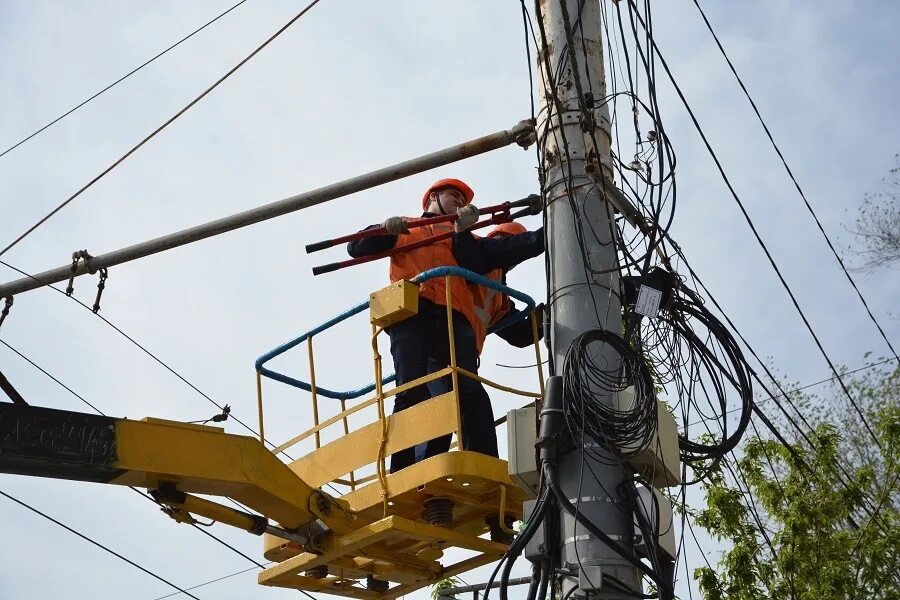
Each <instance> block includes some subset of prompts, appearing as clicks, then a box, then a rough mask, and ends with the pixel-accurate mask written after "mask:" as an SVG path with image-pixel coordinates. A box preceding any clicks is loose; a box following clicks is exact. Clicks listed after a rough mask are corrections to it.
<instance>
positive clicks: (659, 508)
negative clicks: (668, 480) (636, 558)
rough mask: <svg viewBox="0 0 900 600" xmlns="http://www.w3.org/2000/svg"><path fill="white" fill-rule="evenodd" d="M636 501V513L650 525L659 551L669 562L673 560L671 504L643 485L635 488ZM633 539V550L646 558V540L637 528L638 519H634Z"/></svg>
mask: <svg viewBox="0 0 900 600" xmlns="http://www.w3.org/2000/svg"><path fill="white" fill-rule="evenodd" d="M637 491H638V499H637V506H636V507H635V508H636V511H635V512H638V513H640V514H641V515H642V516H643V517H644V519H645V520H646V521H647V522H648V523H649V524H650V529H651V531H654V532H656V539H657V544H658V546H659V550H660V551H661V552H662V554H663V555H665V556H666V557H667V558H668V559H669V560H675V552H676V548H675V527H674V525H673V519H672V503H671V502H669V499H668V498H666V497H665V496H663V495H662V493H661V492H660V491H659V490H654V489H651V488H648V487H645V486H643V485H639V486H637ZM634 539H635V540H636V541H637V543H636V544H635V545H634V549H635V550H636V551H637V553H638V554H639V555H640V556H642V557H644V558H648V553H647V538H646V537H645V536H644V534H643V533H642V532H641V528H640V527H639V526H638V517H637V516H636V515H635V517H634Z"/></svg>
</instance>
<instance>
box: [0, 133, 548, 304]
mask: <svg viewBox="0 0 900 600" xmlns="http://www.w3.org/2000/svg"><path fill="white" fill-rule="evenodd" d="M533 128H534V126H533V124H532V123H531V122H529V121H521V122H520V123H519V124H518V125H516V126H514V127H513V128H512V129H509V130H504V131H498V132H496V133H492V134H490V135H486V136H484V137H480V138H478V139H475V140H471V141H468V142H464V143H462V144H457V145H456V146H451V147H449V148H445V149H443V150H438V151H437V152H433V153H431V154H426V155H425V156H420V157H418V158H414V159H411V160H408V161H405V162H402V163H398V164H396V165H391V166H389V167H384V168H383V169H378V170H376V171H371V172H369V173H366V174H364V175H360V176H358V177H354V178H352V179H345V180H344V181H339V182H338V183H333V184H331V185H327V186H325V187H321V188H318V189H315V190H312V191H310V192H304V193H302V194H298V195H296V196H291V197H290V198H285V199H283V200H278V201H277V202H272V203H270V204H266V205H263V206H260V207H257V208H252V209H250V210H247V211H244V212H241V213H238V214H236V215H231V216H229V217H224V218H221V219H217V220H215V221H210V222H209V223H205V224H203V225H198V226H196V227H190V228H188V229H183V230H181V231H178V232H176V233H172V234H169V235H164V236H162V237H158V238H154V239H152V240H149V241H146V242H142V243H140V244H135V245H133V246H128V247H126V248H122V249H120V250H114V251H112V252H108V253H106V254H101V255H99V256H94V257H92V258H89V259H86V260H84V261H79V263H78V266H77V267H76V268H75V272H74V276H75V277H78V276H80V275H84V274H85V273H95V272H97V271H98V270H100V269H105V268H109V267H112V266H115V265H120V264H122V263H126V262H129V261H132V260H136V259H138V258H143V257H145V256H150V255H151V254H156V253H158V252H163V251H165V250H171V249H172V248H177V247H179V246H184V245H185V244H190V243H192V242H197V241H200V240H203V239H206V238H209V237H213V236H215V235H219V234H222V233H227V232H229V231H234V230H235V229H240V228H241V227H246V226H247V225H254V224H256V223H260V222H262V221H267V220H269V219H273V218H275V217H280V216H283V215H286V214H288V213H292V212H295V211H298V210H302V209H304V208H309V207H311V206H315V205H317V204H322V203H323V202H328V201H329V200H334V199H336V198H341V197H343V196H348V195H350V194H354V193H356V192H360V191H362V190H366V189H369V188H372V187H375V186H378V185H382V184H385V183H388V182H391V181H395V180H397V179H402V178H404V177H409V176H410V175H415V174H417V173H422V172H424V171H428V170H430V169H434V168H437V167H441V166H444V165H448V164H450V163H454V162H457V161H460V160H463V159H465V158H471V157H473V156H478V155H479V154H484V153H485V152H490V151H491V150H497V149H499V148H503V147H504V146H508V145H510V144H512V143H514V142H515V143H519V144H520V145H526V144H528V143H530V138H529V136H530V135H531V133H532V131H533ZM72 275H73V273H72V271H71V264H67V265H65V266H62V267H58V268H56V269H51V270H49V271H44V272H43V273H39V274H37V275H31V276H28V277H23V278H22V279H17V280H14V281H10V282H8V283H5V284H3V285H0V298H7V297H11V296H13V295H14V294H19V293H22V292H27V291H29V290H33V289H37V288H39V287H43V286H45V285H50V284H52V283H59V282H60V281H66V280H68V279H69V277H70V276H72Z"/></svg>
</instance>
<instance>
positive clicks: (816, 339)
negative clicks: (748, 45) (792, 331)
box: [629, 0, 881, 448]
mask: <svg viewBox="0 0 900 600" xmlns="http://www.w3.org/2000/svg"><path fill="white" fill-rule="evenodd" d="M629 4H630V5H632V6H633V5H634V0H629ZM636 16H637V18H638V19H639V20H640V22H641V24H642V26H644V27H645V28H646V25H645V23H644V20H643V18H642V17H641V15H640V13H636ZM648 38H649V41H650V44H651V46H652V49H653V51H654V53H655V54H656V56H658V57H659V60H660V63H661V64H662V66H663V69H664V70H665V71H666V75H668V77H669V81H671V82H672V86H673V87H674V88H675V92H676V93H677V94H678V97H679V98H680V99H681V102H682V104H683V105H684V107H685V109H686V110H687V112H688V115H689V116H690V118H691V121H692V123H693V125H694V128H695V129H696V130H697V133H698V134H699V135H700V138H701V139H702V140H703V143H704V145H705V146H706V149H707V151H708V152H709V154H710V156H711V157H712V159H713V162H714V163H715V165H716V168H717V169H718V171H719V175H720V176H721V177H722V180H723V182H724V183H725V185H726V187H727V188H728V190H729V192H731V196H732V198H734V200H735V202H736V203H737V205H738V208H739V209H740V211H741V213H742V214H743V216H744V219H745V220H746V221H747V225H748V226H749V227H750V230H751V231H752V232H753V236H754V237H755V239H756V241H757V243H758V244H759V246H760V248H761V249H762V250H763V252H764V253H765V255H766V258H767V259H768V260H769V264H770V265H771V266H772V269H773V270H774V271H775V274H776V275H777V276H778V280H779V281H780V282H781V285H782V287H783V288H784V290H785V291H786V292H787V294H788V296H789V297H790V299H791V302H792V303H793V305H794V308H795V309H796V310H797V313H798V314H799V315H800V318H801V319H802V320H803V323H804V324H805V325H806V329H807V330H808V331H809V333H810V335H811V336H812V338H813V341H814V342H815V344H816V346H817V347H818V349H819V352H820V353H821V354H822V356H823V358H825V361H826V362H827V363H828V366H829V367H830V368H831V371H832V373H834V374H835V377H836V379H837V381H838V382H839V383H840V385H841V389H843V391H844V393H845V394H846V396H847V398H848V400H850V404H851V405H852V406H853V408H854V409H855V410H856V412H857V414H858V415H859V418H860V419H861V421H862V423H863V425H864V426H865V428H866V430H867V431H868V432H869V435H870V436H871V437H872V439H873V440H874V441H875V443H876V444H877V445H878V446H879V448H880V447H881V442H880V441H879V440H878V436H876V435H875V432H874V431H873V430H872V427H871V425H869V422H868V420H867V419H866V417H865V415H864V414H863V412H862V410H861V409H860V408H859V405H858V404H857V403H856V401H855V400H854V399H853V396H852V395H851V394H850V390H848V389H847V386H846V385H845V384H844V381H843V379H841V377H840V375H839V374H838V371H837V368H836V367H835V365H834V363H833V362H832V360H831V358H830V357H829V356H828V353H827V352H825V348H824V347H823V346H822V342H821V341H820V340H819V336H818V335H817V334H816V332H815V330H813V328H812V325H811V324H810V322H809V319H808V318H807V317H806V313H804V312H803V309H802V308H800V304H799V302H798V300H797V297H796V296H795V295H794V292H793V290H791V288H790V286H789V285H788V283H787V281H786V280H785V279H784V276H783V275H782V273H781V269H780V268H779V267H778V264H777V263H776V262H775V259H774V257H773V256H772V253H771V252H770V251H769V248H768V246H766V244H765V242H763V240H762V237H760V234H759V232H758V231H757V229H756V225H754V223H753V220H752V219H751V218H750V215H749V213H748V212H747V209H746V207H744V203H743V202H742V201H741V199H740V196H738V193H737V191H736V190H735V189H734V186H732V184H731V180H729V179H728V176H727V175H726V174H725V170H724V167H722V163H721V162H720V161H719V157H718V156H717V155H716V153H715V151H714V150H713V148H712V146H711V145H710V143H709V140H708V138H707V137H706V134H705V133H704V132H703V129H702V128H701V127H700V122H699V121H698V120H697V117H696V115H695V114H694V111H693V109H692V108H691V107H690V104H688V101H687V99H686V98H685V96H684V93H683V92H682V91H681V86H679V85H678V83H677V82H676V81H675V77H674V75H673V74H672V71H671V70H670V69H669V65H668V63H667V62H666V59H665V58H664V57H663V55H662V53H661V52H660V50H659V47H658V46H657V45H656V41H655V40H654V39H653V37H652V36H650V35H649V32H648Z"/></svg>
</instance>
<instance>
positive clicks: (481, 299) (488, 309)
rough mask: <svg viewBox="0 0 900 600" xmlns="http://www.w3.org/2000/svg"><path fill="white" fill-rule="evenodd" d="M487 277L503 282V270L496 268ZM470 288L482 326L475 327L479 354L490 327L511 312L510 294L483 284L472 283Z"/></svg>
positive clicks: (476, 345)
mask: <svg viewBox="0 0 900 600" xmlns="http://www.w3.org/2000/svg"><path fill="white" fill-rule="evenodd" d="M485 277H487V278H488V279H492V280H493V281H496V282H498V283H503V270H502V269H494V270H493V271H491V272H490V273H487V274H486V275H485ZM469 288H470V289H471V290H472V297H473V299H474V308H475V316H476V317H478V320H479V322H480V326H479V327H478V328H476V329H475V347H476V349H477V350H478V354H481V349H482V348H483V347H484V339H485V338H486V337H487V331H488V329H490V328H491V326H492V325H493V324H494V323H496V322H497V321H499V320H500V319H502V318H503V317H505V316H506V313H508V312H509V308H510V306H509V296H507V295H506V294H504V293H503V292H499V291H497V290H494V289H491V288H489V287H485V286H481V285H470V286H469Z"/></svg>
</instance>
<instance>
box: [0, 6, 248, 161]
mask: <svg viewBox="0 0 900 600" xmlns="http://www.w3.org/2000/svg"><path fill="white" fill-rule="evenodd" d="M246 1H247V0H241V1H240V2H238V3H237V4H235V5H234V6H232V7H231V8H229V9H228V10H226V11H225V12H223V13H221V14H220V15H219V16H217V17H215V18H214V19H212V20H211V21H207V22H206V23H205V24H204V25H201V26H200V27H198V28H197V29H195V30H194V31H192V32H191V33H189V34H187V35H186V36H184V37H183V38H181V39H180V40H178V41H177V42H175V43H174V44H172V45H171V46H169V47H168V48H166V49H165V50H163V51H162V52H159V53H158V54H156V56H154V57H153V58H150V59H148V60H146V61H144V62H143V63H141V64H140V65H139V66H137V67H135V68H134V69H132V70H131V71H129V72H128V73H126V74H125V75H122V76H121V77H119V78H118V79H116V80H115V81H113V82H112V83H110V84H109V85H108V86H106V87H105V88H103V89H102V90H100V91H99V92H96V93H94V94H93V95H92V96H90V97H89V98H87V99H86V100H83V101H82V102H81V103H79V104H77V105H75V106H73V107H72V108H70V109H69V110H67V111H66V112H64V113H63V114H61V115H59V116H58V117H56V118H55V119H53V120H52V121H50V122H49V123H47V124H46V125H44V126H43V127H40V128H39V129H37V130H35V131H34V132H32V133H31V134H30V135H28V136H26V137H24V138H23V139H21V140H19V141H18V142H16V143H15V144H13V145H12V146H10V147H9V148H7V149H6V150H4V151H3V152H0V158H2V157H4V156H5V155H6V154H8V153H9V152H12V151H13V150H15V149H16V148H18V147H19V146H21V145H22V144H24V143H25V142H27V141H28V140H30V139H31V138H33V137H34V136H36V135H38V134H39V133H41V132H43V131H44V130H46V129H48V128H49V127H51V126H53V125H55V124H56V123H58V122H60V121H61V120H63V119H64V118H66V117H68V116H69V115H71V114H72V113H73V112H75V111H76V110H78V109H79V108H81V107H82V106H84V105H85V104H87V103H88V102H90V101H91V100H94V99H95V98H97V97H98V96H100V95H102V94H103V93H105V92H107V91H109V90H111V89H112V88H114V87H115V86H117V85H118V84H120V83H122V82H123V81H125V80H126V79H128V78H129V77H131V76H132V75H134V74H135V73H137V72H138V71H140V70H141V69H143V68H144V67H146V66H147V65H149V64H150V63H152V62H153V61H155V60H156V59H157V58H160V57H161V56H163V55H164V54H167V53H168V52H169V51H170V50H174V49H175V48H177V47H178V46H180V45H181V44H182V43H184V42H186V41H188V40H189V39H191V38H192V37H194V36H195V35H196V34H198V33H200V32H201V31H203V30H204V29H206V28H207V27H209V26H210V25H212V24H213V23H215V22H216V21H218V20H219V19H221V18H222V17H224V16H225V15H227V14H228V13H230V12H231V11H233V10H234V9H236V8H237V7H239V6H240V5H241V4H243V3H245V2H246Z"/></svg>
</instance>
